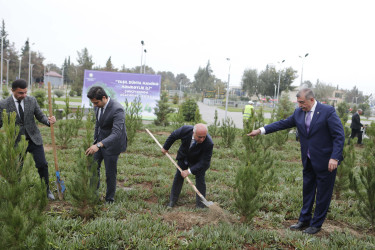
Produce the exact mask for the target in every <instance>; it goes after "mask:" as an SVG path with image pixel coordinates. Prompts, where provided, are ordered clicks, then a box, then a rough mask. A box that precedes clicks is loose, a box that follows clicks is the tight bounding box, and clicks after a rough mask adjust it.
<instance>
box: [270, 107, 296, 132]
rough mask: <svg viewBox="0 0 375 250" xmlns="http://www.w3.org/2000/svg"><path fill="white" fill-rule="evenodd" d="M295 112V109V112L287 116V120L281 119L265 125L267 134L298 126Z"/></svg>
mask: <svg viewBox="0 0 375 250" xmlns="http://www.w3.org/2000/svg"><path fill="white" fill-rule="evenodd" d="M295 113H296V111H294V113H293V114H292V115H291V116H289V117H288V118H286V119H285V120H280V121H277V122H274V123H271V124H269V125H267V126H264V129H265V130H266V134H270V133H273V132H277V131H279V130H284V129H288V128H293V127H295V126H296V122H295V119H294V116H295Z"/></svg>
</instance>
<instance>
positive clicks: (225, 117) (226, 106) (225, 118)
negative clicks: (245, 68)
mask: <svg viewBox="0 0 375 250" xmlns="http://www.w3.org/2000/svg"><path fill="white" fill-rule="evenodd" d="M227 61H228V62H229V69H228V83H227V93H226V94H227V97H226V100H225V116H224V121H226V120H227V111H228V98H229V80H230V58H227Z"/></svg>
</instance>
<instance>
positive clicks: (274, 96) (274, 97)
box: [273, 83, 277, 108]
mask: <svg viewBox="0 0 375 250" xmlns="http://www.w3.org/2000/svg"><path fill="white" fill-rule="evenodd" d="M273 85H274V86H275V93H274V95H273V107H274V108H275V99H276V97H277V96H276V88H277V85H276V84H275V83H274V84H273Z"/></svg>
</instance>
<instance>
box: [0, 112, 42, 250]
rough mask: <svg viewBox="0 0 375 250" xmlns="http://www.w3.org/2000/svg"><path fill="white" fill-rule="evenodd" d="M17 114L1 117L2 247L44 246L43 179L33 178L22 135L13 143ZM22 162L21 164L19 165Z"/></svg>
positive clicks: (16, 129)
mask: <svg viewBox="0 0 375 250" xmlns="http://www.w3.org/2000/svg"><path fill="white" fill-rule="evenodd" d="M15 120H16V113H15V112H13V113H12V114H10V115H9V116H8V115H7V114H6V112H5V110H4V111H3V114H2V119H0V127H1V126H3V129H4V133H0V141H1V142H2V143H1V144H0V158H1V159H2V160H1V161H0V227H1V230H0V239H1V248H3V249H29V248H30V249H31V248H32V249H44V248H45V243H46V232H45V228H44V226H43V221H44V219H43V211H44V209H45V207H46V205H47V198H46V196H45V191H44V190H45V184H44V182H36V183H34V181H32V177H31V173H30V170H31V169H32V168H33V164H32V162H31V161H30V160H31V159H30V158H28V159H26V160H25V161H23V159H25V156H26V148H27V142H26V140H25V137H24V136H22V137H21V141H19V142H18V144H17V143H16V138H17V136H16V135H17V134H18V132H19V127H18V126H16V125H15ZM22 162H23V164H22Z"/></svg>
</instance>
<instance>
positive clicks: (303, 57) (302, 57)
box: [299, 53, 309, 86]
mask: <svg viewBox="0 0 375 250" xmlns="http://www.w3.org/2000/svg"><path fill="white" fill-rule="evenodd" d="M308 55H309V53H306V54H305V56H299V58H301V59H302V69H301V86H302V83H303V81H302V80H303V61H304V59H305V58H306V57H307V56H308Z"/></svg>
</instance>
